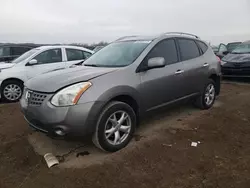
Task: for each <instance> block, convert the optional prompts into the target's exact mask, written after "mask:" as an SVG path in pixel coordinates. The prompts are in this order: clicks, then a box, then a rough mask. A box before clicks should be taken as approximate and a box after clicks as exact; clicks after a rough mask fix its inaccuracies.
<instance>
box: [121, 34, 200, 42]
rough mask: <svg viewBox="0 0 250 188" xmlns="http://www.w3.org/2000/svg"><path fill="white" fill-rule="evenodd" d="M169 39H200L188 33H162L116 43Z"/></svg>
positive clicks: (130, 37)
mask: <svg viewBox="0 0 250 188" xmlns="http://www.w3.org/2000/svg"><path fill="white" fill-rule="evenodd" d="M168 37H169V38H171V37H182V38H192V39H198V40H200V38H199V37H198V36H196V35H193V34H189V33H182V32H168V33H163V34H161V35H155V36H125V37H121V38H119V39H117V40H116V41H121V42H122V41H152V40H155V39H157V38H168Z"/></svg>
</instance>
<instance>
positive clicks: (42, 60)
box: [26, 48, 65, 79]
mask: <svg viewBox="0 0 250 188" xmlns="http://www.w3.org/2000/svg"><path fill="white" fill-rule="evenodd" d="M33 59H36V60H37V64H35V65H29V64H26V73H27V78H28V79H30V78H32V77H34V76H37V75H39V74H43V73H47V72H51V71H55V70H59V69H63V68H65V62H63V58H62V49H61V48H55V49H50V50H46V51H43V52H41V53H40V54H38V55H37V56H35V57H34V58H33Z"/></svg>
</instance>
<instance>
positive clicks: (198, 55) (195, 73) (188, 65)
mask: <svg viewBox="0 0 250 188" xmlns="http://www.w3.org/2000/svg"><path fill="white" fill-rule="evenodd" d="M177 41H178V46H179V51H180V57H181V61H182V63H183V71H184V72H183V77H184V84H183V88H182V90H183V92H185V95H186V96H187V95H191V94H195V93H198V92H200V90H201V89H202V88H203V87H204V84H205V82H206V81H207V72H208V69H209V63H208V62H206V61H205V58H204V57H203V55H202V54H203V51H202V49H201V47H200V46H198V41H197V42H196V41H195V40H192V39H186V38H178V39H177ZM201 45H206V44H205V43H202V44H201ZM203 49H204V50H207V48H206V46H203Z"/></svg>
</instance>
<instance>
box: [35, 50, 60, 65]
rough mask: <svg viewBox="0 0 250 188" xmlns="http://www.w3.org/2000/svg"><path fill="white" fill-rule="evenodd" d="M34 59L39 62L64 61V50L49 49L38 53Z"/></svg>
mask: <svg viewBox="0 0 250 188" xmlns="http://www.w3.org/2000/svg"><path fill="white" fill-rule="evenodd" d="M34 59H36V60H37V62H38V63H39V64H44V63H56V62H62V51H61V49H52V50H47V51H44V52H42V53H40V54H39V55H37V56H36V57H35V58H34Z"/></svg>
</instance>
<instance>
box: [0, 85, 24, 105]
mask: <svg viewBox="0 0 250 188" xmlns="http://www.w3.org/2000/svg"><path fill="white" fill-rule="evenodd" d="M22 94H23V83H22V82H20V81H16V80H9V81H5V82H4V83H3V84H2V87H1V97H2V99H3V100H4V101H5V102H17V101H18V100H19V99H20V98H21V96H22Z"/></svg>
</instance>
